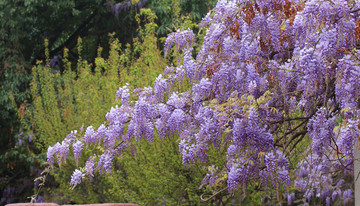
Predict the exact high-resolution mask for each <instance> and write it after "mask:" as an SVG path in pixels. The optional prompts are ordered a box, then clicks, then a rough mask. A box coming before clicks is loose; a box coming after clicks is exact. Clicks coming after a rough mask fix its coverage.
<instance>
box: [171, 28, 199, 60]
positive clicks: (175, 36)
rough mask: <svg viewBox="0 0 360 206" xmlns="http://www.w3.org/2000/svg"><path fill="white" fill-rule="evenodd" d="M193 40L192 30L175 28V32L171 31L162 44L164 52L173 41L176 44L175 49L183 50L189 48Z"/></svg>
mask: <svg viewBox="0 0 360 206" xmlns="http://www.w3.org/2000/svg"><path fill="white" fill-rule="evenodd" d="M195 40H196V39H195V35H194V32H193V31H192V30H191V29H187V30H177V31H176V32H174V33H171V34H170V35H169V36H168V38H167V39H166V42H165V46H164V50H165V54H167V53H168V52H169V50H170V49H171V47H172V45H173V44H174V43H175V45H176V46H175V50H176V51H183V50H186V49H189V48H190V47H191V44H192V43H194V42H195Z"/></svg>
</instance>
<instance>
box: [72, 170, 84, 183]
mask: <svg viewBox="0 0 360 206" xmlns="http://www.w3.org/2000/svg"><path fill="white" fill-rule="evenodd" d="M84 176H85V175H84V174H83V173H82V172H81V171H80V170H78V169H76V170H75V171H74V172H73V174H72V176H71V181H70V186H73V187H76V185H79V184H80V183H81V180H82V179H83V178H84Z"/></svg>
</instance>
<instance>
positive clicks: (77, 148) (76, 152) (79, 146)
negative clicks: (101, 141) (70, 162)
mask: <svg viewBox="0 0 360 206" xmlns="http://www.w3.org/2000/svg"><path fill="white" fill-rule="evenodd" d="M83 145H84V144H83V143H82V142H81V141H79V140H77V141H76V142H75V143H73V153H74V157H75V161H76V162H77V163H78V162H79V159H80V156H81V150H82V149H83Z"/></svg>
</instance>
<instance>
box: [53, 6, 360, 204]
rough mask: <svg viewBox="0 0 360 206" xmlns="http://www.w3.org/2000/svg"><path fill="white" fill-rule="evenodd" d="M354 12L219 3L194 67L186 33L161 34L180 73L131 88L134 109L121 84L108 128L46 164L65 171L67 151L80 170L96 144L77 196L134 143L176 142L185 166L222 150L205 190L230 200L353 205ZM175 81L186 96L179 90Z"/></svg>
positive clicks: (358, 79) (76, 177)
mask: <svg viewBox="0 0 360 206" xmlns="http://www.w3.org/2000/svg"><path fill="white" fill-rule="evenodd" d="M359 11H360V3H359V1H353V0H257V1H253V0H220V1H219V2H218V3H217V5H216V7H215V8H214V9H213V10H212V11H210V12H209V13H208V14H207V16H206V17H204V19H203V20H202V23H201V26H202V29H203V30H206V36H205V38H204V39H203V43H202V46H201V49H200V51H199V52H198V54H197V55H196V57H195V58H193V48H192V46H193V45H194V43H195V42H196V37H195V36H196V35H194V33H193V32H192V31H191V30H178V31H177V32H175V33H172V34H170V35H169V37H168V39H167V41H166V43H165V53H166V54H167V53H168V51H169V50H170V49H172V48H174V49H175V50H176V51H178V52H180V53H181V54H182V59H181V61H180V62H181V63H179V65H178V66H177V67H176V68H174V67H171V66H169V67H168V68H167V69H166V71H165V73H164V74H163V75H160V76H159V77H158V78H157V79H156V80H155V83H154V85H153V87H146V88H142V89H140V88H139V89H136V92H134V94H137V100H136V101H130V100H129V97H130V94H131V91H130V90H129V88H128V85H125V86H122V87H120V88H119V90H118V92H117V94H116V98H117V99H119V100H120V101H121V105H120V106H117V107H115V108H112V109H111V110H110V111H109V113H108V114H107V115H106V119H107V121H106V122H105V123H104V124H103V125H101V126H100V127H98V128H94V127H92V126H89V127H87V129H86V130H84V131H80V132H77V131H73V132H72V133H71V134H69V135H68V136H67V137H66V138H65V139H64V141H63V142H62V143H57V144H55V145H54V146H53V147H49V148H48V156H47V162H48V164H49V165H53V164H54V163H55V157H56V160H57V163H58V164H59V165H61V164H63V162H64V161H65V160H66V159H67V158H68V152H69V150H70V149H71V148H72V151H73V154H74V156H75V160H76V161H78V159H79V157H80V156H81V155H82V153H81V150H82V149H84V148H86V147H87V146H89V145H102V146H103V148H104V152H103V153H102V154H94V155H92V156H90V157H89V159H88V160H87V161H86V164H85V165H84V167H82V168H80V169H76V170H75V171H74V173H73V175H72V177H71V181H70V185H71V186H76V185H77V184H80V183H81V181H82V180H83V178H89V179H90V180H91V178H92V177H93V176H94V175H95V174H96V173H98V174H99V175H106V174H107V173H109V172H111V169H112V161H113V159H114V156H115V155H117V154H121V153H122V152H123V151H124V149H126V148H129V147H130V148H133V147H134V145H133V144H132V142H133V140H134V139H135V140H139V139H142V138H145V139H147V141H153V139H154V138H155V137H157V136H158V137H159V138H167V137H169V136H171V135H173V134H175V133H176V134H178V135H179V138H180V143H179V153H180V154H181V155H182V157H183V164H184V165H188V164H193V163H195V162H197V161H202V162H207V160H208V158H209V157H208V156H207V151H208V150H209V147H211V146H214V147H218V148H225V150H226V151H227V154H226V161H227V163H226V165H225V166H224V168H218V169H217V171H212V172H211V174H208V175H207V176H206V177H205V178H204V181H203V183H205V184H209V185H212V184H214V182H215V180H216V179H217V178H223V177H224V174H226V181H225V182H226V183H225V184H226V185H225V187H226V188H227V190H228V192H229V193H233V192H235V191H243V190H244V189H245V190H246V188H247V186H248V185H249V184H250V182H254V181H255V182H257V183H258V186H262V187H264V188H272V189H274V190H275V191H277V200H278V201H281V199H285V201H287V203H288V204H289V205H291V204H292V203H294V202H297V203H305V204H310V203H311V202H312V201H316V202H317V203H322V204H326V205H330V204H333V203H343V204H347V203H350V202H352V201H353V191H352V190H353V184H352V182H351V181H352V180H353V179H352V178H353V163H354V157H353V155H354V154H353V147H354V143H355V141H357V139H358V138H359V136H360V121H359V116H360V54H359V53H358V51H357V49H358V48H359V47H360V12H359ZM174 45H175V46H174ZM182 82H187V83H188V84H190V85H191V89H189V90H187V91H180V90H179V89H177V88H178V87H177V85H179V84H181V83H182ZM307 140H308V141H307ZM306 142H309V143H308V144H309V147H308V148H305V149H303V153H304V154H303V155H304V157H303V158H302V159H300V160H298V162H296V164H297V165H296V166H295V168H294V166H292V167H290V160H291V161H293V159H294V158H293V155H294V154H295V151H296V150H297V148H298V147H300V146H301V145H304V144H306ZM71 145H72V147H71ZM214 168H215V167H214ZM222 171H225V172H222ZM349 179H350V181H349ZM292 185H293V186H294V187H292ZM294 188H296V189H294ZM222 191H223V190H222ZM262 201H268V200H266V198H263V199H262Z"/></svg>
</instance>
